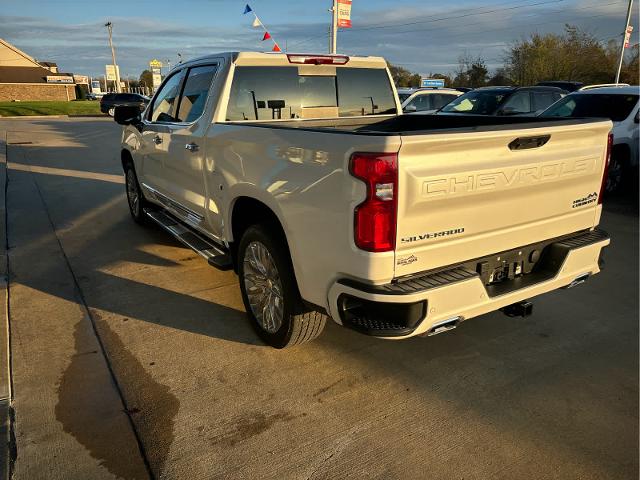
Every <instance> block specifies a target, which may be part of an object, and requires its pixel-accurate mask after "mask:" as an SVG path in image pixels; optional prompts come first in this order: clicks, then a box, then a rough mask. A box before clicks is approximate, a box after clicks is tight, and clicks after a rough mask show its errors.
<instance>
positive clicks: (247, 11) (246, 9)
mask: <svg viewBox="0 0 640 480" xmlns="http://www.w3.org/2000/svg"><path fill="white" fill-rule="evenodd" d="M249 12H253V10H251V7H250V6H249V4H248V3H247V6H246V7H244V13H243V15H244V14H247V13H249Z"/></svg>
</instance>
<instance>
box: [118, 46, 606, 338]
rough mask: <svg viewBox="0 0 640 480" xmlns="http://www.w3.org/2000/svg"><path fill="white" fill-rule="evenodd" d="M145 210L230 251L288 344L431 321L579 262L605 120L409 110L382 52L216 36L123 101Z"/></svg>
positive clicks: (551, 282)
mask: <svg viewBox="0 0 640 480" xmlns="http://www.w3.org/2000/svg"><path fill="white" fill-rule="evenodd" d="M115 119H116V121H117V122H118V123H120V124H122V125H125V127H124V129H123V136H122V145H121V158H122V166H123V168H124V171H125V174H126V191H127V196H128V201H129V207H130V210H131V214H132V216H133V218H134V219H135V220H136V221H138V222H143V221H149V220H152V221H154V222H156V223H158V224H160V225H161V226H162V227H164V228H165V229H166V230H168V231H169V232H170V233H171V234H173V235H175V236H176V238H177V239H179V240H180V241H181V242H183V243H184V244H186V245H188V246H189V247H191V248H193V249H194V250H195V251H197V252H198V253H200V254H201V255H202V256H203V257H205V258H207V259H208V261H209V263H210V264H211V265H213V266H215V267H218V268H221V269H234V270H235V271H236V272H237V273H238V276H239V280H240V289H241V292H242V297H243V300H244V304H245V307H246V311H247V314H248V315H249V317H250V318H251V323H252V324H253V326H254V327H255V329H256V331H257V332H258V333H259V334H260V335H261V337H262V338H263V339H264V340H265V341H266V342H267V343H268V344H270V345H272V346H274V347H277V348H282V347H286V346H290V345H295V344H299V343H302V342H305V341H308V340H311V339H313V338H315V337H317V336H318V335H319V334H320V332H321V331H322V329H323V328H324V325H325V321H326V319H327V317H328V316H330V317H331V318H333V320H335V321H336V322H337V323H339V324H341V325H344V326H345V327H349V328H352V329H354V330H356V331H359V332H362V333H364V334H367V335H372V336H376V337H382V338H407V337H411V336H414V335H433V334H437V333H440V332H444V331H447V330H450V329H452V328H454V327H455V326H456V325H458V324H459V323H460V322H461V321H464V320H468V319H470V318H472V317H476V316H478V315H482V314H485V313H487V312H491V311H494V310H498V309H502V310H503V311H504V312H505V313H506V314H508V315H512V316H513V315H522V316H526V315H528V314H529V313H531V304H530V303H529V302H528V301H527V299H529V298H531V297H534V296H536V295H540V294H542V293H545V292H549V291H551V290H555V289H558V288H564V287H571V286H574V285H577V284H579V283H582V282H584V281H585V280H586V279H587V278H588V277H590V276H592V275H594V274H596V273H598V272H599V271H600V261H601V252H602V250H603V247H605V246H606V245H608V244H609V237H608V235H607V234H606V233H605V232H603V231H602V230H599V229H598V228H597V225H598V223H599V221H600V214H601V210H602V206H601V188H602V179H603V178H604V176H605V174H606V172H605V170H606V168H607V165H608V158H609V149H608V146H610V145H611V141H612V140H611V136H610V132H611V126H612V124H611V122H610V121H608V120H599V119H548V118H545V119H541V118H525V117H479V116H467V115H455V116H440V115H437V116H430V115H426V116H420V115H417V116H416V115H402V114H401V109H400V103H399V101H398V97H397V95H396V93H395V89H394V87H393V82H392V80H391V77H390V75H389V72H388V71H387V68H386V63H385V61H384V60H383V59H382V58H374V57H347V56H341V55H334V56H329V55H302V54H300V55H295V54H268V53H244V52H243V53H222V54H218V55H211V56H207V57H204V58H199V59H196V60H193V61H190V62H187V63H184V64H181V65H179V66H178V67H176V68H175V69H174V70H173V71H172V72H171V73H170V74H169V75H168V76H167V78H166V79H165V80H164V83H163V84H162V86H161V87H160V88H159V89H158V91H157V93H156V94H155V96H154V98H153V100H152V101H151V103H150V104H149V106H148V107H147V109H146V110H145V111H144V112H143V113H140V111H139V110H137V109H132V108H130V107H118V108H117V109H116V112H115Z"/></svg>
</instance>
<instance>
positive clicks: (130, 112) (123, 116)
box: [113, 105, 142, 125]
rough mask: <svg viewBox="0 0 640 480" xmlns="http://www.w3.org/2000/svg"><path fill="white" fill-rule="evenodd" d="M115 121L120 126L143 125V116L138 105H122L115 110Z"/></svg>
mask: <svg viewBox="0 0 640 480" xmlns="http://www.w3.org/2000/svg"><path fill="white" fill-rule="evenodd" d="M113 119H114V120H115V122H116V123H118V124H120V125H138V124H140V123H142V114H141V113H140V107H139V106H137V105H120V106H117V107H116V108H115V112H114V113H113Z"/></svg>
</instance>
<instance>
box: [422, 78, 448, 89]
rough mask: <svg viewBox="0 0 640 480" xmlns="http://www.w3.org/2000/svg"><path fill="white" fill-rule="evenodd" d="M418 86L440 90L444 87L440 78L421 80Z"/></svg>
mask: <svg viewBox="0 0 640 480" xmlns="http://www.w3.org/2000/svg"><path fill="white" fill-rule="evenodd" d="M420 86H421V87H422V88H428V87H432V88H442V87H444V79H442V78H422V79H421V80H420Z"/></svg>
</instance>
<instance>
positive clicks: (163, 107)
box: [149, 70, 184, 122]
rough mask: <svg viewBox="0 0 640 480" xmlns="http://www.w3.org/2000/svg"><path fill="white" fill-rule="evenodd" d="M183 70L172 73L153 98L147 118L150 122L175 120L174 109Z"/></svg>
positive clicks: (176, 104) (176, 103)
mask: <svg viewBox="0 0 640 480" xmlns="http://www.w3.org/2000/svg"><path fill="white" fill-rule="evenodd" d="M183 76H184V70H181V71H179V72H177V73H175V74H173V75H172V76H171V77H169V79H168V80H167V81H166V82H165V84H164V85H163V86H162V88H161V89H160V91H159V92H158V93H157V94H156V97H155V98H154V99H153V105H152V106H151V114H150V117H149V119H150V120H151V121H152V122H177V121H178V120H177V118H176V109H177V108H178V97H179V95H180V85H181V84H182V77H183Z"/></svg>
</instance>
